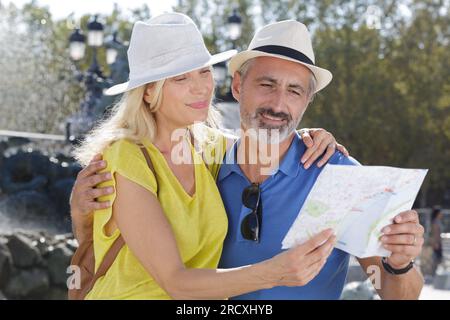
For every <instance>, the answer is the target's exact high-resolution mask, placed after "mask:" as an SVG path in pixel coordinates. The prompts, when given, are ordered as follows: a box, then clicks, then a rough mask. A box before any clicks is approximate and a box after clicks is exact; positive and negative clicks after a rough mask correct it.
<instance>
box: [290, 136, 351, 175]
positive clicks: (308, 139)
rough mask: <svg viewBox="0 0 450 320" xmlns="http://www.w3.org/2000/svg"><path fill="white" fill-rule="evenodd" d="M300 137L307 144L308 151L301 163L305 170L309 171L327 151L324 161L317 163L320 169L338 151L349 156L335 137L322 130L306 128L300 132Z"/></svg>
mask: <svg viewBox="0 0 450 320" xmlns="http://www.w3.org/2000/svg"><path fill="white" fill-rule="evenodd" d="M299 133H300V136H301V138H302V140H303V142H304V143H305V145H306V147H307V150H306V152H305V153H304V154H303V156H302V159H301V162H302V163H303V164H304V168H305V169H308V168H309V167H310V166H311V165H312V164H313V163H314V161H316V160H317V159H318V158H319V157H320V156H321V155H322V154H323V153H324V152H325V151H326V152H325V154H324V155H323V157H322V159H320V161H319V162H318V163H317V166H318V167H319V168H320V167H321V166H323V165H324V164H325V163H327V161H328V160H329V159H330V158H331V156H332V155H333V154H334V153H335V152H336V149H337V150H338V151H340V152H342V153H343V154H344V155H345V156H346V157H348V156H349V153H348V151H347V149H346V148H345V147H344V146H343V145H341V144H339V143H337V141H336V139H335V138H334V136H333V135H332V134H331V133H330V132H328V131H326V130H325V129H322V128H305V129H301V130H299Z"/></svg>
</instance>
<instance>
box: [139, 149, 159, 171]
mask: <svg viewBox="0 0 450 320" xmlns="http://www.w3.org/2000/svg"><path fill="white" fill-rule="evenodd" d="M138 146H139V148H141V151H142V153H143V154H144V158H145V161H147V165H148V167H149V169H150V171H151V172H152V173H153V175H154V176H155V179H156V172H155V168H154V167H153V162H152V159H151V158H150V155H149V154H148V151H147V148H146V147H145V146H144V145H143V144H138Z"/></svg>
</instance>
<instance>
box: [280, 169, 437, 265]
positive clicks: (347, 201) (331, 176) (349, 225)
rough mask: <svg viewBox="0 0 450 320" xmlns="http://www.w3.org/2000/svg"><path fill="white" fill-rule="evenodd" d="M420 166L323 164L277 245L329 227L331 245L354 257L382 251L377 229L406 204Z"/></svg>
mask: <svg viewBox="0 0 450 320" xmlns="http://www.w3.org/2000/svg"><path fill="white" fill-rule="evenodd" d="M427 172H428V170H426V169H402V168H394V167H381V166H346V165H331V164H327V165H326V166H325V167H324V169H323V170H322V172H321V173H320V175H319V177H318V178H317V180H316V182H315V184H314V186H313V188H312V190H311V192H310V193H309V195H308V197H307V199H306V201H305V203H304V204H303V207H302V208H301V209H300V212H299V214H298V216H297V218H296V220H295V221H294V223H293V225H292V226H291V228H290V229H289V231H288V233H287V234H286V236H285V238H284V240H283V242H282V248H283V249H287V248H290V247H292V246H295V245H297V244H302V243H304V242H305V241H307V240H308V239H310V238H311V237H312V236H314V235H316V234H317V233H319V232H321V231H323V230H325V229H327V228H333V229H334V231H335V234H336V236H337V243H336V248H338V249H341V250H343V251H346V252H348V253H350V254H352V255H354V256H357V257H359V258H365V257H370V256H383V257H387V256H389V255H390V252H389V251H387V250H385V249H384V248H383V247H382V246H381V243H380V241H379V238H380V236H381V229H382V228H383V227H385V226H386V225H388V224H391V223H392V219H393V218H394V217H395V216H396V215H397V214H398V213H400V212H402V211H405V210H410V209H411V207H412V205H413V203H414V200H415V198H416V196H417V193H418V192H419V189H420V186H421V185H422V182H423V180H424V178H425V176H426V174H427Z"/></svg>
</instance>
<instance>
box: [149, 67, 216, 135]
mask: <svg viewBox="0 0 450 320" xmlns="http://www.w3.org/2000/svg"><path fill="white" fill-rule="evenodd" d="M147 90H149V89H147ZM213 90H214V80H213V77H212V73H211V68H210V67H205V68H202V69H198V70H194V71H191V72H188V73H184V74H182V75H179V76H176V77H173V78H168V79H167V80H166V81H165V83H164V85H163V88H162V94H163V96H162V101H161V107H160V108H159V109H158V111H156V120H157V121H158V122H159V121H163V123H162V124H163V125H164V124H165V125H168V126H170V127H175V128H181V127H187V126H189V125H191V124H193V123H195V122H200V121H205V120H206V118H207V116H208V109H209V106H210V103H211V99H212V94H213Z"/></svg>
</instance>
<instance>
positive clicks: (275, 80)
mask: <svg viewBox="0 0 450 320" xmlns="http://www.w3.org/2000/svg"><path fill="white" fill-rule="evenodd" d="M261 81H268V82H271V83H274V84H277V83H278V81H277V79H275V78H272V77H269V76H261V77H259V78H256V82H261Z"/></svg>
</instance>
